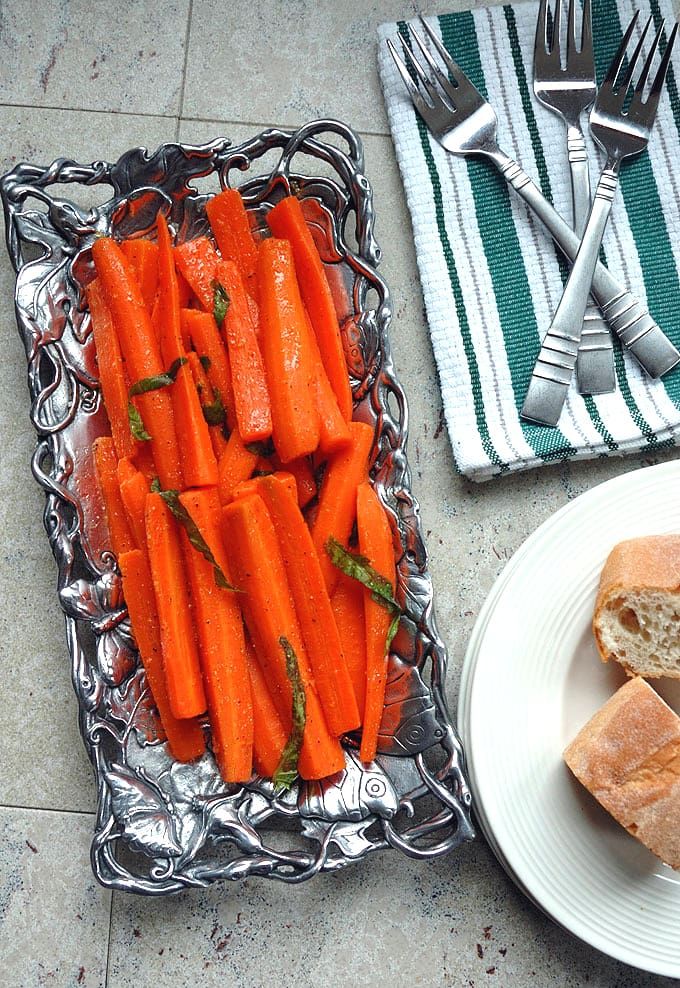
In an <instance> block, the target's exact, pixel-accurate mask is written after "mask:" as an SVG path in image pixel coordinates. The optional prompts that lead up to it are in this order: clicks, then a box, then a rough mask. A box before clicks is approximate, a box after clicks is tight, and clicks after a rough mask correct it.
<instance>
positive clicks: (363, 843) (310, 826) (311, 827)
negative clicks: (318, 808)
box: [302, 819, 375, 858]
mask: <svg viewBox="0 0 680 988" xmlns="http://www.w3.org/2000/svg"><path fill="white" fill-rule="evenodd" d="M374 823H375V820H360V821H357V822H354V823H347V822H337V823H335V824H331V823H327V822H326V821H324V820H315V819H310V820H303V821H302V833H303V834H304V836H305V837H309V838H310V839H311V840H315V841H318V842H319V844H321V843H323V841H324V840H325V838H326V835H327V834H328V830H329V828H330V827H333V834H332V836H331V839H330V842H331V843H332V844H337V846H338V847H339V848H340V850H341V851H342V853H343V854H345V855H347V857H348V858H360V857H362V856H363V855H364V854H366V853H367V852H368V851H370V850H371V849H372V847H373V841H371V840H370V839H369V838H368V837H366V836H365V832H366V831H367V830H368V828H369V827H372V826H373V824H374Z"/></svg>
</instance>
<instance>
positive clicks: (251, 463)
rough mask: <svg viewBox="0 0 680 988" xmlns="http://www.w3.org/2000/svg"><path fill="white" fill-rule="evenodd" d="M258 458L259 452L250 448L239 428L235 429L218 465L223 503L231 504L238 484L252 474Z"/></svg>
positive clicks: (219, 486) (219, 485) (219, 489)
mask: <svg viewBox="0 0 680 988" xmlns="http://www.w3.org/2000/svg"><path fill="white" fill-rule="evenodd" d="M258 458H259V454H258V453H254V452H253V451H252V450H250V449H248V448H247V447H246V445H245V443H244V442H243V440H242V439H241V437H240V436H239V434H238V429H234V431H233V432H232V434H231V435H230V436H229V439H228V440H227V448H226V449H225V451H224V453H223V454H222V457H221V459H220V462H219V464H218V467H217V469H218V474H219V483H218V492H219V496H220V501H221V503H222V504H229V502H230V501H231V499H232V498H233V496H234V490H235V489H236V488H237V487H238V485H239V484H242V483H243V481H244V480H248V478H249V477H251V476H252V474H253V471H254V469H255V467H256V466H257V461H258Z"/></svg>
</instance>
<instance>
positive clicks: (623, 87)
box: [618, 17, 656, 94]
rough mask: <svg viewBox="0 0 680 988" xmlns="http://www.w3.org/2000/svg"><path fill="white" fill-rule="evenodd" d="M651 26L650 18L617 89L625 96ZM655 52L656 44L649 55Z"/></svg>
mask: <svg viewBox="0 0 680 988" xmlns="http://www.w3.org/2000/svg"><path fill="white" fill-rule="evenodd" d="M651 24H652V18H651V17H650V18H649V19H648V20H647V23H646V24H645V26H644V28H643V29H642V34H641V35H640V40H639V41H638V43H637V44H636V46H635V51H634V52H633V54H632V55H631V57H630V61H629V62H628V68H627V69H626V71H625V73H624V74H623V77H622V79H621V84H620V86H619V87H618V88H619V89H620V91H621V93H624V94H625V92H626V91H627V89H628V87H629V86H630V83H631V79H632V78H633V72H634V71H635V66H636V65H637V62H638V59H639V58H640V52H641V51H642V46H643V44H644V43H645V38H646V37H647V32H648V31H649V29H650V27H651ZM655 51H656V42H655V43H654V44H653V45H652V50H651V52H650V55H653V54H654V52H655Z"/></svg>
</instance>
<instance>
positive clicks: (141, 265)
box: [120, 237, 158, 314]
mask: <svg viewBox="0 0 680 988" xmlns="http://www.w3.org/2000/svg"><path fill="white" fill-rule="evenodd" d="M120 249H121V250H122V251H123V253H124V254H125V256H126V258H127V260H128V264H129V265H130V268H131V269H132V273H133V274H134V276H135V278H136V279H137V284H138V285H139V288H140V290H141V293H142V298H143V299H144V305H145V306H146V308H147V311H148V313H149V314H151V313H152V312H153V306H154V302H155V301H156V292H157V290H158V245H157V244H155V243H154V242H153V241H152V240H142V239H141V238H139V237H137V238H136V239H135V240H123V242H122V243H121V245H120Z"/></svg>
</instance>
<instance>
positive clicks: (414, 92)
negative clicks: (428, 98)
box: [387, 38, 430, 118]
mask: <svg viewBox="0 0 680 988" xmlns="http://www.w3.org/2000/svg"><path fill="white" fill-rule="evenodd" d="M387 47H388V48H389V50H390V55H391V56H392V58H393V59H394V64H395V65H396V66H397V69H398V71H399V75H400V76H401V78H402V80H403V82H404V85H405V86H406V88H407V90H408V94H409V96H410V97H411V99H412V101H413V105H414V106H415V108H416V110H417V111H418V113H419V114H420V115H421V117H423V118H425V116H426V114H427V111H428V110H429V109H430V107H429V106H428V105H427V103H426V102H425V100H424V99H423V97H422V96H421V95H420V91H419V89H418V87H417V86H416V84H415V82H414V81H413V79H412V78H411V73H410V72H409V70H408V69H407V68H406V63H405V62H404V60H403V59H402V57H401V55H400V54H399V52H398V51H397V49H396V48H395V46H394V44H393V43H392V40H391V39H390V38H387Z"/></svg>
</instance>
